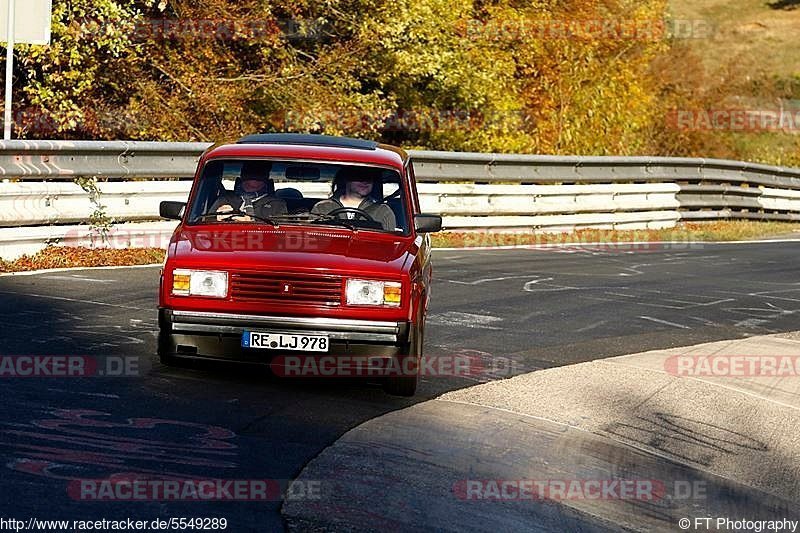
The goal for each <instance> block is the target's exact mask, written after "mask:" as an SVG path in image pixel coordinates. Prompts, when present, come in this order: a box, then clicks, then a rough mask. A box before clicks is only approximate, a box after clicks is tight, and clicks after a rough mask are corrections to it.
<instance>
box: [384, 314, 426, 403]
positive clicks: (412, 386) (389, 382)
mask: <svg viewBox="0 0 800 533" xmlns="http://www.w3.org/2000/svg"><path fill="white" fill-rule="evenodd" d="M423 340H424V334H423V332H422V330H421V329H420V330H418V331H417V333H416V334H415V335H414V338H413V339H412V341H411V342H410V343H409V344H408V349H407V353H406V354H405V355H404V357H411V358H414V359H415V362H416V365H415V368H416V372H415V373H414V375H413V376H391V377H388V378H386V381H385V382H384V383H383V390H384V392H386V393H387V394H391V395H392V396H405V397H411V396H414V394H416V393H417V386H418V385H419V371H420V362H421V360H422V346H423ZM400 367H401V368H405V365H400Z"/></svg>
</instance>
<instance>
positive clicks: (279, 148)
mask: <svg viewBox="0 0 800 533" xmlns="http://www.w3.org/2000/svg"><path fill="white" fill-rule="evenodd" d="M258 157H270V158H276V157H280V158H284V159H301V160H312V161H320V162H331V163H339V162H345V163H360V164H373V165H382V166H389V167H394V168H398V169H399V168H402V167H403V165H405V163H406V161H408V154H407V153H406V152H405V151H404V150H402V149H401V148H397V147H395V146H390V145H387V144H379V143H377V142H375V141H368V140H364V139H353V138H350V137H337V136H332V135H307V134H297V133H271V134H262V135H249V136H247V137H243V138H241V139H239V141H238V142H237V143H236V144H225V145H222V146H219V147H217V148H214V149H212V150H210V151H209V152H207V153H206V154H205V157H204V159H206V160H208V159H224V158H237V159H239V158H258Z"/></svg>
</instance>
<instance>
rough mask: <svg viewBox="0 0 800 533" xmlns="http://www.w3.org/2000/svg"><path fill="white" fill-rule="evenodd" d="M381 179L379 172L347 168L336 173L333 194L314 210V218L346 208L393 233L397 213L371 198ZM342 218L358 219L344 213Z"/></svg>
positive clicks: (364, 168) (360, 168)
mask: <svg viewBox="0 0 800 533" xmlns="http://www.w3.org/2000/svg"><path fill="white" fill-rule="evenodd" d="M380 179H381V177H380V170H377V171H376V170H375V169H371V168H366V167H345V168H342V169H341V170H339V172H337V173H336V177H335V178H334V179H333V190H332V191H331V197H330V198H329V199H328V200H322V201H320V202H317V204H316V205H315V206H314V208H313V209H312V210H311V214H312V215H327V214H328V213H330V212H332V211H334V210H336V209H342V208H345V207H349V208H355V209H358V210H360V211H364V212H365V213H366V214H367V215H369V216H370V217H372V219H373V220H375V221H376V222H379V223H380V225H381V226H382V227H383V229H385V230H387V231H394V229H395V227H396V226H397V221H396V219H395V216H394V211H392V209H391V208H390V207H389V206H388V205H386V204H383V203H377V202H375V200H374V199H373V198H372V193H373V189H374V187H375V183H376V182H377V181H379V180H380ZM341 216H342V217H346V218H348V219H356V218H357V215H356V213H355V212H352V211H351V212H343V213H341Z"/></svg>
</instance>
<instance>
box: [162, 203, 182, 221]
mask: <svg viewBox="0 0 800 533" xmlns="http://www.w3.org/2000/svg"><path fill="white" fill-rule="evenodd" d="M185 207H186V202H161V204H160V205H159V207H158V213H159V214H160V215H161V218H168V219H170V220H180V219H182V218H183V210H184V208H185Z"/></svg>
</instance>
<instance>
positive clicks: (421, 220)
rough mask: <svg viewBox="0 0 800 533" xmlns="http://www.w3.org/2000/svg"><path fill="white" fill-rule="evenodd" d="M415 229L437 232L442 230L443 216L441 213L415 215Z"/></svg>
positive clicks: (420, 231) (421, 231)
mask: <svg viewBox="0 0 800 533" xmlns="http://www.w3.org/2000/svg"><path fill="white" fill-rule="evenodd" d="M414 229H415V230H416V231H417V233H435V232H437V231H442V217H441V216H439V215H427V214H423V213H421V214H419V215H414Z"/></svg>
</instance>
